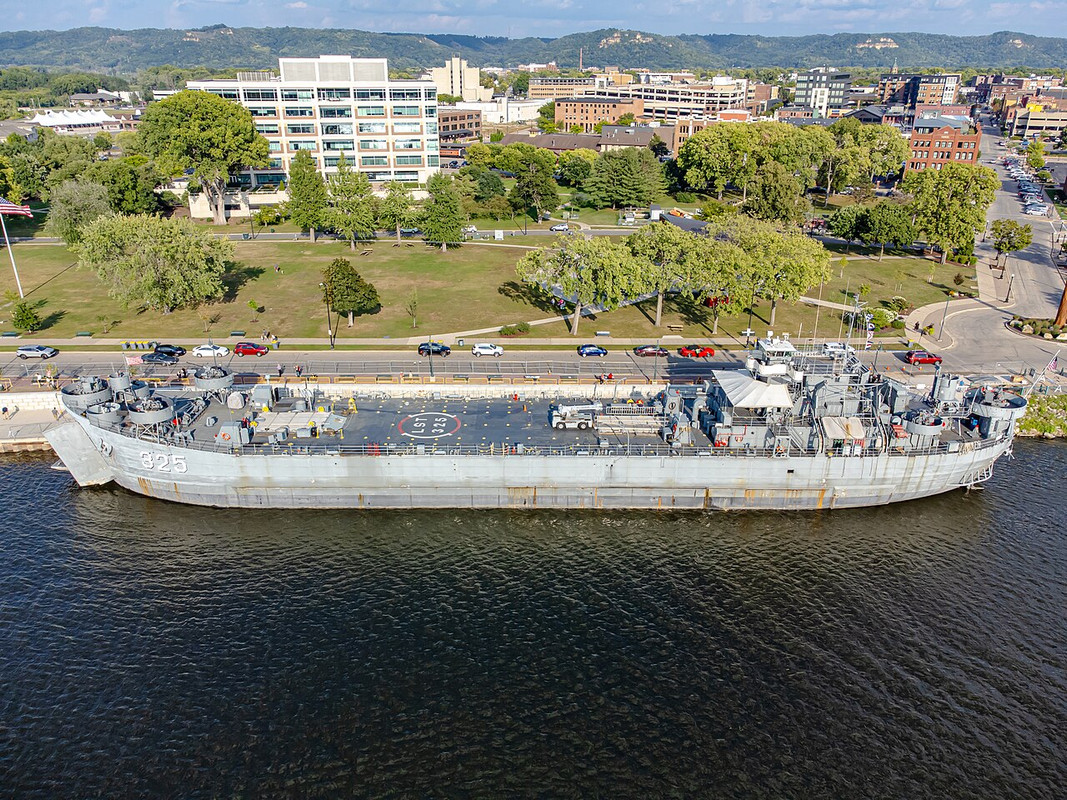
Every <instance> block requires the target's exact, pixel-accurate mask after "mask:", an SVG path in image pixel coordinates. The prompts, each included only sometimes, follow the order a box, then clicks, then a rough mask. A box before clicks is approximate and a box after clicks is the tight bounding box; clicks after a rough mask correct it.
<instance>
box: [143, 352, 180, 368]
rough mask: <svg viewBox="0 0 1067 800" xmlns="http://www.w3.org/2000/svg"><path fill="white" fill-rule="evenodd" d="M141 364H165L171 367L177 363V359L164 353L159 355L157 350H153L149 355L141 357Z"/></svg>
mask: <svg viewBox="0 0 1067 800" xmlns="http://www.w3.org/2000/svg"><path fill="white" fill-rule="evenodd" d="M141 363H142V364H166V365H167V366H172V365H174V364H177V363H178V359H177V358H175V357H174V356H169V355H167V354H166V353H161V352H160V351H159V350H153V351H152V352H151V353H145V354H144V355H143V356H141Z"/></svg>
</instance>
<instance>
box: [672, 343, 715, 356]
mask: <svg viewBox="0 0 1067 800" xmlns="http://www.w3.org/2000/svg"><path fill="white" fill-rule="evenodd" d="M678 355H680V356H685V357H686V358H711V357H712V356H713V355H715V348H714V347H705V346H704V345H702V344H684V345H682V346H681V347H679V348H678Z"/></svg>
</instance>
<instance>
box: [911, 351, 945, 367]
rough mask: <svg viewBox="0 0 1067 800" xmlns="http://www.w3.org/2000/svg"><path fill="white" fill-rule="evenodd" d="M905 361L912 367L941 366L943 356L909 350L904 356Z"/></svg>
mask: <svg viewBox="0 0 1067 800" xmlns="http://www.w3.org/2000/svg"><path fill="white" fill-rule="evenodd" d="M904 360H905V361H907V362H908V363H909V364H911V365H912V366H914V365H916V364H940V363H941V356H935V355H934V354H933V353H929V352H927V351H926V350H909V351H908V352H907V353H905V354H904Z"/></svg>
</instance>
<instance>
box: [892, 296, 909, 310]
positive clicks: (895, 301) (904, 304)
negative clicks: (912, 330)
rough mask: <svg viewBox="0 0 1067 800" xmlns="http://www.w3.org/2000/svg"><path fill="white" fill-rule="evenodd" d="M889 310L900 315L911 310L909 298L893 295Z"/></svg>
mask: <svg viewBox="0 0 1067 800" xmlns="http://www.w3.org/2000/svg"><path fill="white" fill-rule="evenodd" d="M889 308H890V309H892V310H893V311H896V312H897V313H898V314H900V313H901V312H903V311H907V310H908V309H909V308H911V303H909V302H908V298H906V297H903V296H901V295H899V294H897V295H893V297H892V298H890V300H889Z"/></svg>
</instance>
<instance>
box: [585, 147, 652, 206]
mask: <svg viewBox="0 0 1067 800" xmlns="http://www.w3.org/2000/svg"><path fill="white" fill-rule="evenodd" d="M666 188H667V182H666V180H665V179H664V177H663V165H662V164H660V162H659V159H657V158H656V157H655V156H654V155H652V152H651V151H650V150H648V149H646V148H643V147H626V148H623V149H621V150H609V151H608V152H606V153H604V154H603V155H601V156H600V157H599V158H597V160H596V162H594V164H593V171H592V173H591V174H590V176H589V177H588V178H586V180H585V183H583V184H582V189H583V191H585V192H586V193H587V194H588V195H589V196H590V197H591V198H592V199H593V202H594V203H595V204H596V205H597V206H598V207H600V208H606V207H608V206H610V207H611V208H618V207H620V206H647V205H649V204H650V203H651V202H652V201H653V200H655V199H656V198H657V197H658V196H659V195H661V194H663V192H664V191H666Z"/></svg>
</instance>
